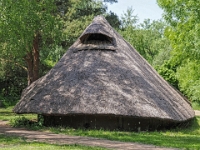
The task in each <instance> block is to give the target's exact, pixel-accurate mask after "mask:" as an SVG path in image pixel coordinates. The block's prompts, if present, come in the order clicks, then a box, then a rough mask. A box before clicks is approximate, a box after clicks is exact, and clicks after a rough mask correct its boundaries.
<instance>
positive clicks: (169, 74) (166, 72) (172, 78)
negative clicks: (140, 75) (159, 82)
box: [155, 60, 178, 88]
mask: <svg viewBox="0 0 200 150" xmlns="http://www.w3.org/2000/svg"><path fill="white" fill-rule="evenodd" d="M155 69H156V70H157V71H158V73H159V74H160V75H161V76H162V77H163V78H164V79H165V80H166V81H167V82H168V83H170V84H171V85H172V86H174V87H176V88H178V80H177V77H176V68H175V67H174V66H172V65H171V63H170V60H168V61H165V62H164V63H163V64H162V65H161V66H156V67H155Z"/></svg>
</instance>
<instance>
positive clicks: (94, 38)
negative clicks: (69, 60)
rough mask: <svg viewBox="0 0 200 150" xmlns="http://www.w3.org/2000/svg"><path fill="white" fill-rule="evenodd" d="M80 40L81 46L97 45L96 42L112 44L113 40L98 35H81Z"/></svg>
mask: <svg viewBox="0 0 200 150" xmlns="http://www.w3.org/2000/svg"><path fill="white" fill-rule="evenodd" d="M80 40H81V42H82V43H83V44H98V42H100V43H107V44H113V39H112V38H111V37H109V36H106V35H104V34H100V33H95V34H86V35H83V36H82V37H81V38H80ZM94 42H95V43H94Z"/></svg>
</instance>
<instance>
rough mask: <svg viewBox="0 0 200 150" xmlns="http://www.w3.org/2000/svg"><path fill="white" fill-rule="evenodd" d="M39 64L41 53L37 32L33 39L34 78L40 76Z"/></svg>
mask: <svg viewBox="0 0 200 150" xmlns="http://www.w3.org/2000/svg"><path fill="white" fill-rule="evenodd" d="M39 64H40V54H39V34H38V33H37V34H36V35H35V37H34V40H33V80H34V81H35V80H37V79H38V78H39Z"/></svg>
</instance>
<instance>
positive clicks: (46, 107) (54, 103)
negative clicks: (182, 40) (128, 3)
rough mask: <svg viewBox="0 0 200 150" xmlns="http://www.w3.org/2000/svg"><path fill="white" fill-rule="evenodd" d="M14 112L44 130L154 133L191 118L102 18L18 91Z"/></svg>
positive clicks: (171, 91)
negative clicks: (36, 120) (35, 117)
mask: <svg viewBox="0 0 200 150" xmlns="http://www.w3.org/2000/svg"><path fill="white" fill-rule="evenodd" d="M14 112H15V113H19V114H22V113H37V114H41V115H42V116H43V117H44V124H45V125H64V126H71V127H75V128H81V127H85V128H97V129H98V128H106V129H122V130H153V129H160V128H163V127H171V126H173V125H177V124H182V123H185V122H189V121H190V120H191V119H192V118H193V117H194V111H193V109H192V108H191V106H190V103H189V102H188V101H187V99H186V98H184V97H183V96H182V95H181V94H180V93H179V92H177V91H176V90H175V89H174V88H173V87H172V86H170V85H169V84H168V83H167V82H166V81H165V80H164V79H163V78H162V77H161V76H160V75H159V74H158V73H157V72H156V71H155V70H154V69H153V68H152V67H151V66H150V65H149V64H148V62H147V61H146V60H145V59H144V58H142V56H141V55H140V54H139V53H138V52H137V51H136V50H135V49H134V48H133V47H132V46H131V45H130V44H129V43H127V42H126V41H125V40H124V39H123V38H122V37H121V36H120V35H119V34H118V33H117V32H116V31H115V30H114V29H113V28H112V27H111V26H110V25H109V23H108V22H107V21H106V20H105V18H104V17H102V16H97V17H95V18H94V20H93V22H92V23H91V24H90V25H89V26H88V27H87V28H86V29H85V31H84V32H83V34H82V35H81V36H80V37H79V38H78V39H77V41H76V42H75V43H74V44H73V45H72V46H71V47H70V48H69V49H68V51H67V52H66V53H65V54H64V56H63V57H62V58H61V59H60V61H59V62H58V63H57V64H56V65H55V66H54V67H53V68H52V69H51V70H50V71H49V72H48V73H47V74H46V75H45V76H43V77H41V78H40V79H38V80H37V81H35V82H34V83H32V84H31V85H30V86H28V87H27V88H26V89H25V90H24V91H23V93H22V96H21V100H20V101H19V103H18V104H17V105H16V106H15V108H14Z"/></svg>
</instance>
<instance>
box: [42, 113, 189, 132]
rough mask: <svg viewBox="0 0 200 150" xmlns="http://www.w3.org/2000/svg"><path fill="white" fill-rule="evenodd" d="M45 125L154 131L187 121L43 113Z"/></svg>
mask: <svg viewBox="0 0 200 150" xmlns="http://www.w3.org/2000/svg"><path fill="white" fill-rule="evenodd" d="M43 117H44V125H45V126H65V127H66V126H68V127H72V128H75V129H77V128H83V129H106V130H125V131H154V130H161V129H169V128H172V127H176V126H179V125H181V126H182V125H187V124H188V122H189V121H187V122H184V123H181V124H180V123H177V122H173V121H170V120H160V119H156V118H139V117H127V116H115V115H113V116H106V115H83V114H79V115H67V116H48V115H44V116H43Z"/></svg>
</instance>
